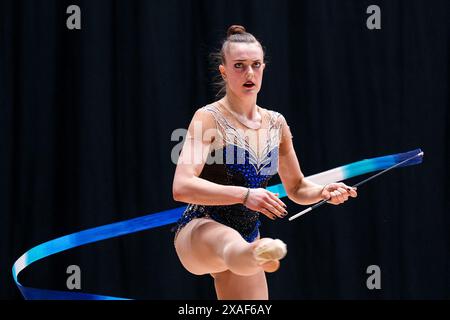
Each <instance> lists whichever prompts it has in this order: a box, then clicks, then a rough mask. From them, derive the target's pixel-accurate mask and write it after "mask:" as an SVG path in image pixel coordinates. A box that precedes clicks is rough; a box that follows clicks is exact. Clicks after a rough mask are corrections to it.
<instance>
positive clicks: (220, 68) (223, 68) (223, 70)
mask: <svg viewBox="0 0 450 320" xmlns="http://www.w3.org/2000/svg"><path fill="white" fill-rule="evenodd" d="M219 71H220V74H221V75H222V78H223V79H224V80H225V79H226V77H227V75H226V74H225V67H224V66H223V64H221V65H219Z"/></svg>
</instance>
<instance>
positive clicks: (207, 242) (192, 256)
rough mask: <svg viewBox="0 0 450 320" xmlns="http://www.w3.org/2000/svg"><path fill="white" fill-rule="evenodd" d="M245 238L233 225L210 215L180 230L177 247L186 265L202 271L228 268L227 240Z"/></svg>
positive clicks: (195, 272) (176, 241)
mask: <svg viewBox="0 0 450 320" xmlns="http://www.w3.org/2000/svg"><path fill="white" fill-rule="evenodd" d="M233 240H237V241H245V240H244V239H242V237H241V235H240V234H239V233H238V232H237V231H236V230H234V229H232V228H230V227H228V226H225V225H223V224H221V223H219V222H217V221H214V220H212V219H208V218H196V219H193V220H192V221H190V222H189V223H188V224H187V225H186V226H184V227H183V228H182V229H181V230H180V231H179V232H178V235H177V237H176V240H175V249H176V252H177V254H178V257H179V259H180V261H181V263H182V264H183V266H184V267H185V268H186V269H187V270H188V271H189V272H191V273H193V274H197V275H202V274H208V273H215V272H222V271H225V270H227V266H226V264H225V262H224V260H223V256H222V250H223V247H224V246H225V245H226V243H227V242H228V241H233Z"/></svg>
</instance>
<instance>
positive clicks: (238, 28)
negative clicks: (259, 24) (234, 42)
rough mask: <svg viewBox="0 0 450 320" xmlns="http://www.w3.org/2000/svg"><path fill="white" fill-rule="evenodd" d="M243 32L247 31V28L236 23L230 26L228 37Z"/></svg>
mask: <svg viewBox="0 0 450 320" xmlns="http://www.w3.org/2000/svg"><path fill="white" fill-rule="evenodd" d="M242 33H246V31H245V28H244V27H243V26H240V25H236V24H235V25H232V26H231V27H229V28H228V31H227V38H229V37H230V36H232V35H233V34H242Z"/></svg>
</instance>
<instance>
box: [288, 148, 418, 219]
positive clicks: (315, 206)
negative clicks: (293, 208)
mask: <svg viewBox="0 0 450 320" xmlns="http://www.w3.org/2000/svg"><path fill="white" fill-rule="evenodd" d="M422 158H423V152H422V151H421V152H419V153H417V154H416V155H413V156H411V157H409V158H406V159H405V160H402V161H401V162H399V163H397V164H394V165H392V166H390V167H389V168H387V169H384V170H383V171H381V172H378V173H377V174H374V175H373V176H370V177H369V178H367V179H364V180H363V181H360V182H358V183H357V184H355V185H353V186H352V188H357V187H359V186H360V185H362V184H364V183H366V182H369V181H370V180H372V179H374V178H376V177H378V176H380V175H382V174H384V173H386V172H388V171H390V170H392V169H394V168H397V167H400V166H402V165H403V164H406V163H408V162H412V161H413V160H415V159H420V161H422ZM330 199H331V198H328V199H324V200H322V201H320V202H318V203H316V204H315V205H313V206H311V207H309V208H307V209H305V210H303V211H301V212H299V213H297V214H295V215H293V216H292V217H290V218H289V221H292V220H294V219H296V218H298V217H300V216H301V215H304V214H305V213H307V212H310V211H312V210H314V209H316V208H318V207H320V206H321V205H323V204H325V203H327V201H329V200H330Z"/></svg>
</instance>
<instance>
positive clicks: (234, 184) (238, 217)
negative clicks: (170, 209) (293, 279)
mask: <svg viewBox="0 0 450 320" xmlns="http://www.w3.org/2000/svg"><path fill="white" fill-rule="evenodd" d="M218 57H219V63H218V65H219V66H218V71H220V75H221V78H222V79H221V80H222V82H223V87H222V91H223V92H224V93H225V95H224V97H223V98H221V99H220V100H218V101H215V102H213V103H211V104H208V105H206V106H203V107H201V108H199V109H198V110H197V111H196V112H195V114H194V116H193V118H192V120H191V123H190V125H189V128H188V133H187V136H186V140H185V142H184V144H183V148H182V151H181V153H180V157H179V159H178V163H177V168H176V171H175V175H174V180H173V197H174V199H175V200H176V201H181V202H186V203H188V204H189V205H188V206H187V208H186V210H185V212H184V213H183V215H182V217H181V218H180V219H179V220H178V222H177V226H176V234H175V241H174V243H175V249H176V252H177V255H178V257H179V259H180V261H181V264H182V265H183V266H184V268H186V269H187V270H188V271H189V272H191V273H193V274H196V275H203V274H210V275H211V276H212V277H213V278H214V285H215V289H216V294H217V298H218V299H227V300H229V299H245V300H250V299H258V300H266V299H268V298H269V295H268V287H267V281H266V276H265V272H274V271H276V270H277V269H278V268H279V266H280V262H279V260H280V259H282V258H283V257H284V256H285V255H286V252H287V249H286V245H285V244H284V242H283V241H281V240H279V239H271V238H260V234H259V225H260V221H259V215H260V214H263V215H265V216H266V217H268V218H270V219H272V220H275V219H276V218H283V217H285V216H286V214H287V211H286V205H285V204H284V203H283V201H281V200H280V199H279V198H278V196H279V195H278V194H276V193H272V192H270V191H268V190H266V189H265V187H266V186H267V183H268V180H269V179H270V178H271V177H272V176H273V175H275V174H276V173H278V174H279V176H280V179H281V181H282V183H283V186H284V188H285V190H286V192H287V195H288V197H289V199H291V200H292V201H294V202H296V203H298V204H302V205H308V204H312V203H315V202H318V201H320V200H322V199H329V201H328V202H329V203H332V204H340V203H343V202H344V201H346V200H347V199H348V197H349V196H350V197H356V196H357V194H356V190H355V189H352V188H350V187H349V186H347V185H345V184H344V183H332V184H328V185H326V186H322V185H317V184H315V183H312V182H311V181H308V180H307V179H305V178H304V175H303V173H302V171H301V170H300V165H299V162H298V159H297V156H296V153H295V150H294V147H293V143H292V135H291V132H290V129H289V126H288V125H287V122H286V120H285V118H284V117H283V116H282V115H281V114H280V113H278V112H276V111H272V110H269V109H266V108H263V107H260V106H258V105H257V96H258V92H259V91H260V89H261V84H262V78H263V71H264V67H265V63H264V51H263V48H262V46H261V44H260V42H259V41H258V40H257V39H256V38H255V37H254V36H253V35H252V34H250V33H248V32H246V30H245V28H244V27H242V26H237V25H233V26H231V27H230V28H229V29H228V32H227V37H226V39H224V41H223V43H222V47H221V50H220V52H219V54H218Z"/></svg>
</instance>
